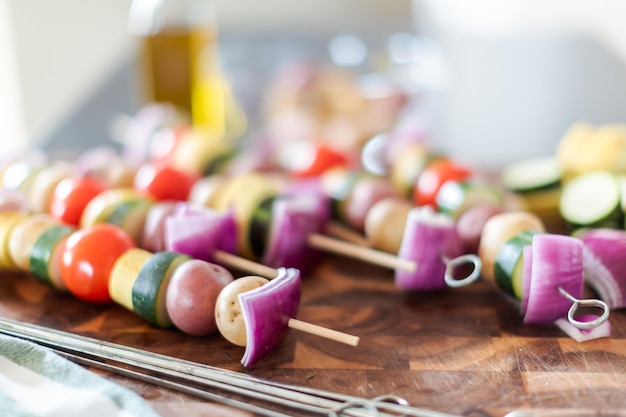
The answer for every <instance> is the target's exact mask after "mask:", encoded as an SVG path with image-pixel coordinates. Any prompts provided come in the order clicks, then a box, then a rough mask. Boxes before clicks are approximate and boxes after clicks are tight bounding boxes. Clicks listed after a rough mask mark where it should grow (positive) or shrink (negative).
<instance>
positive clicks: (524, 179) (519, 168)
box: [500, 156, 563, 192]
mask: <svg viewBox="0 0 626 417" xmlns="http://www.w3.org/2000/svg"><path fill="white" fill-rule="evenodd" d="M500 178H501V180H502V185H503V186H504V187H506V188H507V189H508V190H510V191H515V192H529V191H538V190H545V189H548V188H555V187H559V186H560V185H561V179H562V178H563V169H562V168H561V164H560V163H559V161H558V159H557V158H556V157H553V156H541V157H532V158H527V159H523V160H521V161H517V162H514V163H512V164H510V165H509V166H507V167H505V169H504V170H503V171H502V174H501V176H500Z"/></svg>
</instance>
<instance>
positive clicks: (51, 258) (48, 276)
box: [30, 224, 76, 290]
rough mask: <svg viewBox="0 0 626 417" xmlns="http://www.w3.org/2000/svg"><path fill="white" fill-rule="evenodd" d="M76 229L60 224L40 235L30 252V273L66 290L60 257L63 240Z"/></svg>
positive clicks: (57, 287)
mask: <svg viewBox="0 0 626 417" xmlns="http://www.w3.org/2000/svg"><path fill="white" fill-rule="evenodd" d="M75 230H76V228H75V227H72V226H67V225H63V224H58V225H55V226H52V227H50V228H49V229H47V230H46V231H45V232H43V234H41V236H39V238H38V239H37V240H36V241H35V244H34V245H33V247H32V252H31V254H30V273H31V274H32V275H33V276H34V277H35V278H37V279H38V280H40V281H42V282H45V283H46V284H49V285H52V286H53V287H55V288H56V289H58V290H66V287H65V284H64V283H63V279H62V277H61V271H60V265H61V262H60V258H61V256H62V248H63V246H62V245H63V242H64V241H65V240H66V239H67V238H68V237H69V235H70V234H71V233H72V232H74V231H75Z"/></svg>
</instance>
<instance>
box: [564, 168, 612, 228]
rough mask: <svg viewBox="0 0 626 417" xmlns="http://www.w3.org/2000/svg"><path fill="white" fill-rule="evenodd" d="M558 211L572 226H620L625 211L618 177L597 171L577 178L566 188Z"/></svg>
mask: <svg viewBox="0 0 626 417" xmlns="http://www.w3.org/2000/svg"><path fill="white" fill-rule="evenodd" d="M559 211H560V213H561V215H562V216H563V218H564V219H565V220H566V221H567V222H568V223H569V224H570V225H571V226H573V227H600V226H602V227H611V228H620V227H621V226H622V224H623V219H624V213H623V211H622V208H621V185H620V181H619V179H618V177H617V176H616V175H615V174H613V173H611V172H608V171H594V172H589V173H586V174H582V175H580V176H578V177H576V178H574V179H573V180H571V181H569V182H568V183H567V184H566V185H565V186H564V187H563V191H562V193H561V200H560V201H559Z"/></svg>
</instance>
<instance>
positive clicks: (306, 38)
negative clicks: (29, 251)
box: [0, 0, 626, 168]
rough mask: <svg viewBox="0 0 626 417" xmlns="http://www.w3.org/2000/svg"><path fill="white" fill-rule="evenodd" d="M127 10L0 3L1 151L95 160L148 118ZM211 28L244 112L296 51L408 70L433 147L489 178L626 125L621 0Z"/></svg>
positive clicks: (379, 4)
mask: <svg viewBox="0 0 626 417" xmlns="http://www.w3.org/2000/svg"><path fill="white" fill-rule="evenodd" d="M130 5H131V2H130V0H108V1H106V2H103V1H100V0H48V1H39V0H0V62H1V64H0V152H3V153H9V152H14V151H16V150H19V149H22V148H23V147H25V146H35V145H36V146H42V147H46V148H48V149H61V148H73V149H77V150H83V149H87V148H89V147H92V146H94V145H95V144H99V143H102V142H105V141H107V140H109V139H110V134H111V133H110V124H111V120H113V119H114V118H115V117H116V116H117V115H119V114H133V113H134V112H136V111H137V109H138V108H139V106H140V104H141V103H140V100H139V99H138V97H137V95H136V92H135V84H134V83H135V82H136V78H135V77H136V70H135V64H136V59H137V54H138V51H139V43H138V39H137V37H136V36H133V35H132V34H130V33H129V30H128V16H129V9H130ZM214 17H215V22H216V25H217V28H218V33H219V43H220V53H221V54H222V65H223V66H224V69H225V71H226V74H227V75H229V76H230V77H231V83H232V86H233V89H234V91H235V92H236V93H238V94H241V95H242V97H243V99H242V100H243V101H244V103H243V105H244V107H245V106H247V105H250V106H252V105H254V103H255V99H256V100H258V99H259V97H255V95H259V94H262V92H263V91H264V86H265V82H266V81H267V76H268V74H266V72H267V71H269V70H271V69H272V68H271V64H273V63H275V62H276V57H278V56H284V55H289V54H299V55H301V56H306V57H307V58H312V57H313V58H314V59H322V60H330V61H331V62H333V63H334V64H337V65H343V66H353V67H356V66H359V65H362V63H363V62H364V60H365V59H367V62H368V64H369V65H370V66H372V65H373V66H376V63H377V62H378V63H379V64H380V65H390V63H391V65H395V66H397V67H402V69H403V71H404V73H403V74H404V75H405V76H406V75H407V71H408V72H409V78H408V81H407V80H406V79H405V80H404V82H405V83H408V84H410V85H409V86H408V87H407V88H408V89H409V90H410V93H411V95H413V96H415V99H416V103H417V104H416V105H415V106H414V108H413V109H412V111H414V116H413V117H414V118H415V119H419V123H420V124H421V126H422V127H423V129H424V131H425V132H427V135H428V137H429V140H430V142H431V143H432V144H433V146H435V147H436V148H438V149H440V150H441V151H442V152H445V153H447V154H450V155H452V156H457V157H459V158H463V159H466V160H468V161H470V162H472V163H477V164H481V165H484V166H487V167H493V168H498V167H499V166H501V165H502V164H504V163H506V162H508V161H511V160H514V159H517V158H520V157H524V156H532V155H542V154H551V153H553V152H554V148H555V146H556V144H557V142H558V141H559V139H560V138H561V136H562V135H563V133H564V132H565V131H566V129H567V128H568V127H570V126H571V125H572V124H573V123H575V122H576V121H579V120H585V121H588V122H590V123H594V124H604V123H615V122H626V26H625V25H624V24H623V22H624V21H626V3H624V2H623V1H619V0H596V1H594V2H589V1H584V0H558V1H557V0H553V1H550V2H545V1H539V0H508V1H497V0H471V1H467V0H465V1H464V0H393V1H391V2H390V1H382V0H378V1H377V0H342V1H339V2H338V1H332V0H316V1H308V2H302V1H300V2H294V1H289V0H266V1H262V2H249V1H244V0H217V1H215V16H214ZM402 51H404V53H403V52H402ZM407 51H408V52H407ZM364 57H365V58H364ZM383 61H384V64H381V62H383ZM405 87H406V84H405ZM246 99H247V101H245V100H246Z"/></svg>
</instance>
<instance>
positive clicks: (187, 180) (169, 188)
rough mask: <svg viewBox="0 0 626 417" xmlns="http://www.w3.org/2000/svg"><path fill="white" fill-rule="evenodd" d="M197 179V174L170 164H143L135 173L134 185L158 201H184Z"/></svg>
mask: <svg viewBox="0 0 626 417" xmlns="http://www.w3.org/2000/svg"><path fill="white" fill-rule="evenodd" d="M198 179H199V176H198V175H197V174H191V173H188V172H183V171H181V170H178V169H176V168H173V167H171V166H156V165H153V164H145V165H143V166H142V167H141V168H139V170H138V171H137V174H136V175H135V183H134V187H135V189H136V190H137V191H139V192H142V193H146V194H148V195H151V196H152V197H154V198H155V199H156V200H158V201H164V200H178V201H185V200H187V198H188V197H189V193H190V192H191V188H192V187H193V185H194V184H195V183H196V181H198Z"/></svg>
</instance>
